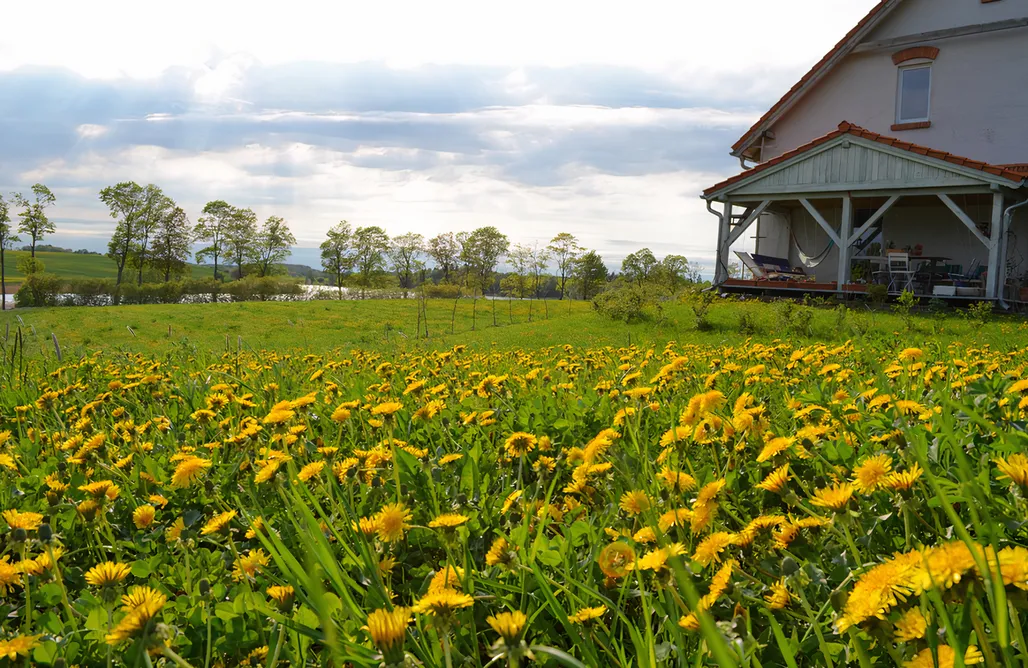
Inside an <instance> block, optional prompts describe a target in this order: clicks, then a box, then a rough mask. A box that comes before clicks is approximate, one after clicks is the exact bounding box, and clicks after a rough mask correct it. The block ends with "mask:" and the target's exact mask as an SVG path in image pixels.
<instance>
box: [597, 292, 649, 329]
mask: <svg viewBox="0 0 1028 668" xmlns="http://www.w3.org/2000/svg"><path fill="white" fill-rule="evenodd" d="M647 301H648V300H647V298H646V293H645V292H643V290H642V288H640V287H638V286H635V285H628V284H621V285H615V286H612V287H610V288H608V289H607V290H604V291H603V292H601V293H600V294H598V295H596V297H595V298H594V299H593V308H594V309H596V311H597V312H599V313H600V315H603V316H605V317H607V318H610V319H611V320H617V321H619V322H634V321H636V320H641V319H642V317H643V307H645V306H646V303H647Z"/></svg>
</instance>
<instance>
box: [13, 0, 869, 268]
mask: <svg viewBox="0 0 1028 668" xmlns="http://www.w3.org/2000/svg"><path fill="white" fill-rule="evenodd" d="M873 4H874V0H833V1H832V2H830V3H828V2H824V0H779V2H776V3H767V2H763V1H760V0H721V1H720V2H697V1H696V0H660V1H658V0H635V1H633V2H631V3H625V2H619V3H614V2H604V1H602V0H600V1H597V0H592V1H590V2H585V1H580V0H547V1H546V2H542V1H538V0H522V1H520V2H517V3H514V2H501V1H499V0H493V1H485V2H483V1H482V0H476V1H464V0H436V1H435V2H431V3H426V2H416V1H413V0H376V1H375V2H360V3H356V2H351V1H348V0H347V1H342V2H335V3H325V2H321V1H320V0H319V1H316V2H315V1H311V0H292V1H291V2H289V3H274V4H268V5H267V8H263V7H262V5H261V4H260V3H253V2H252V1H248V2H245V3H244V2H237V1H235V0H203V1H199V0H179V1H177V2H175V3H172V4H168V3H162V4H157V5H151V6H152V7H153V8H152V9H150V8H147V5H148V3H139V2H138V0H132V2H123V1H121V0H97V2H92V3H82V2H79V1H78V0H75V1H69V2H65V1H64V0H56V1H54V2H50V3H47V7H46V11H45V12H43V10H42V6H41V5H40V4H39V3H27V2H23V3H16V4H14V5H13V6H10V7H5V11H4V16H5V22H6V23H7V25H8V26H23V28H17V29H9V30H6V31H4V37H3V39H2V40H0V192H3V193H9V192H11V191H22V192H27V191H28V189H29V188H30V187H31V185H32V184H33V183H36V182H42V183H45V184H47V185H48V186H50V187H51V189H52V190H53V191H54V193H55V194H56V196H57V204H56V206H55V207H54V208H53V209H52V210H51V214H52V218H53V219H54V220H55V222H56V224H57V227H58V233H57V234H56V235H54V236H53V237H52V238H50V239H49V240H48V241H50V242H52V243H55V244H58V245H62V246H70V247H73V248H89V249H92V250H104V249H105V248H106V244H107V240H108V239H109V237H110V234H111V231H112V229H113V226H114V220H113V219H112V218H111V217H110V216H109V214H108V212H107V209H106V208H105V207H104V205H103V204H102V203H101V202H100V201H99V200H98V198H97V193H98V192H99V190H100V189H101V188H103V187H104V186H106V185H111V184H114V183H117V182H120V181H126V180H133V181H137V182H139V183H155V184H157V185H159V186H161V187H162V188H163V189H164V190H165V192H166V193H167V194H169V195H170V196H172V197H173V198H174V199H175V200H176V201H177V202H178V203H179V204H180V205H181V206H183V208H185V209H186V211H187V212H188V213H189V214H190V216H191V218H192V219H193V220H194V222H195V219H196V217H197V216H198V215H199V213H200V210H201V209H202V208H203V205H204V203H206V202H207V201H209V200H213V199H224V200H226V201H228V202H229V203H231V204H234V205H237V206H241V207H250V208H253V209H254V211H256V212H257V214H258V216H259V217H260V218H261V219H262V220H263V219H264V218H266V217H268V216H270V215H280V216H283V217H284V218H285V219H286V220H287V221H289V224H290V227H291V228H292V230H293V233H294V234H295V235H296V238H297V247H296V248H294V252H293V261H295V262H301V263H305V264H312V265H316V264H317V263H318V254H317V250H316V248H317V246H318V244H319V243H321V241H322V240H323V239H324V235H325V232H326V230H328V228H330V227H331V226H332V225H334V224H336V223H337V222H338V221H340V220H344V219H345V220H347V221H349V222H350V223H351V224H352V225H354V226H361V225H380V226H382V227H383V228H385V229H386V231H387V232H389V233H390V234H402V233H404V232H412V231H413V232H419V233H421V234H423V235H425V236H426V238H427V237H430V236H434V235H435V234H438V233H440V232H445V231H461V230H471V229H474V228H476V227H480V226H483V225H495V226H496V227H498V228H499V229H500V230H501V231H503V232H504V233H506V234H507V235H508V236H509V237H510V239H511V242H512V243H524V244H527V245H535V244H538V245H539V246H544V245H545V244H546V243H547V242H548V241H549V239H550V238H551V237H553V236H554V235H555V234H556V233H558V232H570V233H572V234H574V235H576V236H577V237H578V238H579V240H580V241H581V243H582V244H583V245H584V246H586V247H588V248H591V249H595V250H597V251H598V252H599V253H600V254H601V255H602V256H603V257H604V259H605V261H606V262H607V264H608V266H610V267H611V268H616V267H617V266H618V265H619V264H620V260H621V258H623V257H624V256H625V255H626V254H627V253H630V252H633V251H635V250H638V249H639V248H642V247H649V248H650V249H652V250H653V252H654V253H655V254H656V255H657V256H658V257H662V256H663V255H665V254H668V253H677V254H681V255H685V256H686V257H687V258H689V259H690V260H692V261H693V262H695V263H699V264H703V265H705V266H707V267H711V266H712V265H713V255H714V246H715V243H716V236H717V231H716V218H714V217H713V216H712V215H710V214H709V213H707V211H706V208H705V205H704V203H703V202H702V201H701V200H700V199H699V194H700V192H701V191H702V190H703V188H705V187H707V186H709V185H712V184H713V183H716V182H717V181H719V180H721V179H723V178H724V177H726V176H729V175H731V174H734V173H736V172H738V171H739V169H740V167H739V163H738V161H737V160H736V159H735V158H732V157H730V156H729V155H728V152H729V147H730V145H731V144H732V143H733V142H734V141H735V140H736V139H738V137H739V136H740V135H741V134H742V133H743V132H744V131H745V130H746V129H747V128H748V127H749V126H750V125H751V124H752V123H753V121H755V120H756V119H757V118H758V117H759V116H760V115H761V114H762V113H763V112H764V111H765V110H766V109H767V108H768V107H769V106H770V105H771V104H773V103H774V101H775V100H777V99H778V98H779V97H780V96H781V94H782V93H783V92H784V91H785V90H787V89H788V88H789V87H790V86H791V85H792V84H793V83H794V82H795V81H796V80H797V79H798V78H799V77H800V76H801V75H802V74H803V73H804V72H805V71H806V70H807V69H808V68H809V67H810V66H811V65H812V64H813V63H814V62H816V61H817V60H818V59H819V58H820V57H821V56H822V55H824V53H825V52H827V51H828V49H830V48H831V47H832V46H833V45H834V44H835V42H837V41H838V40H839V39H840V37H841V36H842V35H843V34H845V33H846V31H847V30H849V29H850V28H851V27H852V26H853V25H854V24H855V23H856V22H857V21H858V20H859V19H860V17H861V16H863V15H864V14H865V13H866V12H867V11H868V10H869V9H870V8H871V6H873ZM44 13H45V16H43V15H42V14H44Z"/></svg>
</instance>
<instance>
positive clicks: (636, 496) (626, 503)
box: [620, 490, 652, 515]
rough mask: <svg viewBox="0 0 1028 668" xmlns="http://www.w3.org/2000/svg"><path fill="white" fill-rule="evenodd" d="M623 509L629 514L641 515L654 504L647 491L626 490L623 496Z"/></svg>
mask: <svg viewBox="0 0 1028 668" xmlns="http://www.w3.org/2000/svg"><path fill="white" fill-rule="evenodd" d="M620 505H621V510H623V511H625V512H626V513H628V514H629V515H641V514H642V513H645V512H646V511H647V510H649V509H650V506H651V505H652V504H651V502H650V497H648V496H646V492H643V491H640V490H633V491H631V492H625V493H624V494H623V495H622V496H621V504H620Z"/></svg>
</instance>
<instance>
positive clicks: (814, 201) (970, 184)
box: [703, 0, 1028, 300]
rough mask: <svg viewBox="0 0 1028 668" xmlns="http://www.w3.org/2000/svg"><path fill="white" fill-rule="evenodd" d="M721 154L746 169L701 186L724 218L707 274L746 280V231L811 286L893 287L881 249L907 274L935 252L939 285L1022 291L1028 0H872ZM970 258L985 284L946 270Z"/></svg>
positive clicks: (966, 268) (1026, 225) (1027, 184)
mask: <svg viewBox="0 0 1028 668" xmlns="http://www.w3.org/2000/svg"><path fill="white" fill-rule="evenodd" d="M797 37H798V38H799V37H801V36H799V35H797ZM731 153H732V155H734V156H736V157H738V158H739V161H740V164H741V165H742V167H743V171H742V172H740V173H739V174H737V175H735V176H733V177H731V178H729V179H727V180H725V181H722V182H721V183H718V184H716V185H714V186H712V187H710V188H708V189H707V190H706V191H704V193H703V198H704V199H705V200H707V208H708V210H710V211H711V213H713V214H714V215H716V216H717V217H718V220H719V229H718V248H717V266H716V271H715V283H716V284H718V285H723V286H725V287H730V286H732V285H733V284H735V285H753V283H751V282H748V281H744V280H734V279H730V278H729V275H728V265H729V263H730V262H735V261H736V258H735V255H733V253H732V245H733V244H735V243H736V242H737V241H738V240H739V239H740V238H742V236H743V234H746V233H747V231H749V236H754V237H755V238H756V254H758V255H760V256H769V257H771V258H784V259H785V260H787V261H788V265H790V266H791V267H794V268H798V269H801V270H802V272H803V273H805V274H806V275H807V276H808V277H810V278H811V279H812V280H813V281H814V283H812V284H810V286H811V287H810V288H808V289H817V290H825V291H848V290H854V291H856V290H862V289H866V284H867V283H868V282H870V281H872V280H874V279H878V280H880V281H882V282H890V276H889V275H888V266H887V265H888V260H885V259H884V258H885V257H886V256H889V255H890V253H889V251H890V250H892V251H893V252H897V253H902V252H903V251H904V250H906V251H907V253H908V254H909V257H908V261H909V263H910V270H911V271H914V270H917V269H922V268H927V266H928V265H929V263H928V262H923V263H921V262H919V261H918V258H919V257H924V258H928V257H932V258H935V260H933V261H932V263H931V264H932V267H931V268H932V269H933V270H934V272H935V273H933V274H932V278H931V282H934V283H935V284H936V285H938V284H942V285H944V286H946V285H947V284H949V285H952V284H954V283H956V284H960V285H968V286H980V289H981V295H982V296H984V297H987V298H1000V299H1004V298H1005V299H1010V300H1013V299H1017V298H1018V296H1019V294H1020V293H1019V291H1018V288H1019V287H1022V286H1028V0H882V1H881V2H879V4H878V5H876V6H875V7H874V9H872V10H871V12H870V13H869V14H868V15H867V16H866V17H864V19H863V20H861V21H860V22H859V23H858V24H857V25H856V26H855V27H854V28H853V29H852V30H851V31H850V32H849V33H848V34H847V35H846V36H845V37H844V38H843V39H842V41H840V42H839V43H838V44H837V45H836V46H835V48H833V49H832V50H831V51H830V52H829V53H828V54H827V55H825V57H824V58H822V59H821V60H820V61H819V62H818V63H817V64H816V65H814V67H813V68H812V69H811V70H810V71H809V72H808V73H807V74H806V75H804V76H803V78H801V79H800V80H799V81H798V82H797V83H796V85H794V86H793V87H792V88H791V89H789V91H788V92H786V94H785V95H784V96H783V97H782V99H781V100H779V101H778V102H777V103H776V104H775V105H774V106H772V107H771V109H769V110H768V111H767V113H765V114H764V115H763V116H762V117H761V118H760V120H759V121H757V123H756V124H755V125H754V126H753V127H752V128H750V129H749V130H748V131H747V132H746V133H745V134H744V135H743V136H742V137H741V138H740V139H739V141H737V142H736V143H735V144H734V145H733V146H732V150H731ZM1022 203H1025V204H1026V205H1025V206H1023V207H1020V208H1016V207H1017V206H1018V205H1019V204H1022ZM893 257H894V259H896V258H899V257H901V255H896V256H893ZM743 259H747V257H746V256H745V254H744V257H743ZM974 267H980V269H979V270H978V271H977V272H975V273H976V274H977V275H979V276H980V279H981V280H980V281H970V282H968V283H963V282H962V281H960V280H957V281H955V282H954V281H949V282H947V280H945V279H946V274H947V273H948V274H950V275H951V276H952V277H955V278H957V279H960V278H964V279H967V278H968V276H967V274H968V273H969V272H970V271H971V270H972V269H973V268H974ZM894 268H895V267H894ZM757 273H758V274H759V272H757ZM919 278H924V276H923V275H919ZM971 278H973V277H971ZM892 284H893V286H894V287H895V285H896V283H895V282H892ZM761 285H771V284H761ZM775 285H783V284H775ZM789 285H795V286H796V287H798V288H801V289H802V288H804V287H805V286H806V285H807V284H798V285H796V284H792V283H790V284H789ZM917 289H918V291H919V292H926V293H928V294H932V291H933V289H934V293H935V294H946V295H948V294H952V290H950V291H949V292H947V291H946V290H947V288H946V287H942V288H935V287H934V286H933V285H932V284H931V283H928V284H927V285H925V284H924V283H921V282H920V281H919V282H918V284H917ZM965 294H970V293H965Z"/></svg>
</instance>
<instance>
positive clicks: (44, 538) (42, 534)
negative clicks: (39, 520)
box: [36, 524, 54, 543]
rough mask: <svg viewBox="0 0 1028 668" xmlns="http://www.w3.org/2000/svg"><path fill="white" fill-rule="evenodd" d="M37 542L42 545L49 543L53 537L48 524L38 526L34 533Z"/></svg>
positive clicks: (52, 531) (51, 529)
mask: <svg viewBox="0 0 1028 668" xmlns="http://www.w3.org/2000/svg"><path fill="white" fill-rule="evenodd" d="M36 535H37V536H38V537H39V540H40V541H41V542H43V543H49V542H50V539H51V538H53V537H54V530H53V528H52V527H51V526H50V525H49V524H41V525H39V530H38V531H37V532H36Z"/></svg>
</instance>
